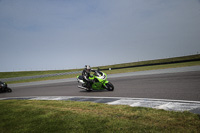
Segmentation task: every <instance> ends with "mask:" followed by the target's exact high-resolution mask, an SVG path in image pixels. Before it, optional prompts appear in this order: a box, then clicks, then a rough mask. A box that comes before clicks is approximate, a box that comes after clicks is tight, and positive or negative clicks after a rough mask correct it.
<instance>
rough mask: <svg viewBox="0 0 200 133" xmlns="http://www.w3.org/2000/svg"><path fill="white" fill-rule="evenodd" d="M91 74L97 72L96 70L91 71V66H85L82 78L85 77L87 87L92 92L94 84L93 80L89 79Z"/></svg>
mask: <svg viewBox="0 0 200 133" xmlns="http://www.w3.org/2000/svg"><path fill="white" fill-rule="evenodd" d="M90 72H95V70H93V69H91V67H90V66H89V65H85V69H83V72H82V76H83V81H84V82H85V83H86V87H87V88H88V89H89V90H91V87H92V84H93V82H94V81H93V80H90V79H89V77H90V76H91V75H90Z"/></svg>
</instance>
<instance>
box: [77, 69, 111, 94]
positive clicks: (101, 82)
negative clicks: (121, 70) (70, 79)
mask: <svg viewBox="0 0 200 133" xmlns="http://www.w3.org/2000/svg"><path fill="white" fill-rule="evenodd" d="M89 79H90V80H93V81H94V82H93V84H92V88H91V90H90V89H88V88H87V86H86V83H85V82H84V80H83V76H82V75H79V76H77V80H78V83H81V86H80V85H78V88H81V89H84V90H86V91H92V90H108V91H113V90H114V86H113V84H112V83H111V82H109V81H108V80H107V74H106V73H103V72H101V71H99V70H95V72H94V74H93V75H91V76H90V77H89Z"/></svg>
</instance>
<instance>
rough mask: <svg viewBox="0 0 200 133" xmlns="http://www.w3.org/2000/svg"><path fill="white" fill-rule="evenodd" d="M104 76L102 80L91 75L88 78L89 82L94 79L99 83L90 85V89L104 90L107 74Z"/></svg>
mask: <svg viewBox="0 0 200 133" xmlns="http://www.w3.org/2000/svg"><path fill="white" fill-rule="evenodd" d="M104 75H105V76H106V78H105V79H102V78H100V77H98V76H95V75H91V76H90V77H89V79H90V80H94V79H97V80H98V81H99V82H95V83H94V84H92V88H93V89H94V90H102V89H105V88H104V87H103V86H106V84H107V83H108V82H109V81H107V74H105V73H104Z"/></svg>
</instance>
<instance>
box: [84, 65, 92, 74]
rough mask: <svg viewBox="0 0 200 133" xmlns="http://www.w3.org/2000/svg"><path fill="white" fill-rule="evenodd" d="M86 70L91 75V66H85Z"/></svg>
mask: <svg viewBox="0 0 200 133" xmlns="http://www.w3.org/2000/svg"><path fill="white" fill-rule="evenodd" d="M85 70H86V72H87V73H90V71H91V67H90V66H89V65H85Z"/></svg>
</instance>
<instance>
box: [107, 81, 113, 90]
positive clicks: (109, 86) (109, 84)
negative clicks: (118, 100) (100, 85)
mask: <svg viewBox="0 0 200 133" xmlns="http://www.w3.org/2000/svg"><path fill="white" fill-rule="evenodd" d="M106 86H107V90H108V91H113V90H114V86H113V84H112V83H110V82H109V83H107V84H106Z"/></svg>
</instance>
